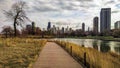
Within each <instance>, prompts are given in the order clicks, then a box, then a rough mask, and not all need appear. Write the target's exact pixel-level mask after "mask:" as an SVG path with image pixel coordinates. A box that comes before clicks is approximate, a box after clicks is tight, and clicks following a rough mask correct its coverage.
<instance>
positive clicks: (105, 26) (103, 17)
mask: <svg viewBox="0 0 120 68" xmlns="http://www.w3.org/2000/svg"><path fill="white" fill-rule="evenodd" d="M110 29H111V8H102V9H101V12H100V32H101V33H104V32H106V31H107V32H109V31H110Z"/></svg>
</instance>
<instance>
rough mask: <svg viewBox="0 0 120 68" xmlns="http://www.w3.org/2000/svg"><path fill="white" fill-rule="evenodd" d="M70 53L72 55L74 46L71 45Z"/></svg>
mask: <svg viewBox="0 0 120 68" xmlns="http://www.w3.org/2000/svg"><path fill="white" fill-rule="evenodd" d="M70 54H71V55H72V46H70Z"/></svg>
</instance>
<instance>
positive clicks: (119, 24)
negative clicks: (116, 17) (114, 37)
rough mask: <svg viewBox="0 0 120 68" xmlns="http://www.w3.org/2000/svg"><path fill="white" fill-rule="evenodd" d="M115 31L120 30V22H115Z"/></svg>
mask: <svg viewBox="0 0 120 68" xmlns="http://www.w3.org/2000/svg"><path fill="white" fill-rule="evenodd" d="M115 29H120V21H117V22H115Z"/></svg>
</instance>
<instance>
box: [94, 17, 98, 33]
mask: <svg viewBox="0 0 120 68" xmlns="http://www.w3.org/2000/svg"><path fill="white" fill-rule="evenodd" d="M93 32H94V33H95V35H97V34H98V17H95V18H94V19H93Z"/></svg>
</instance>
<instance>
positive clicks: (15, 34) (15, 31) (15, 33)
mask: <svg viewBox="0 0 120 68" xmlns="http://www.w3.org/2000/svg"><path fill="white" fill-rule="evenodd" d="M14 36H15V37H16V36H17V30H16V22H14Z"/></svg>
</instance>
